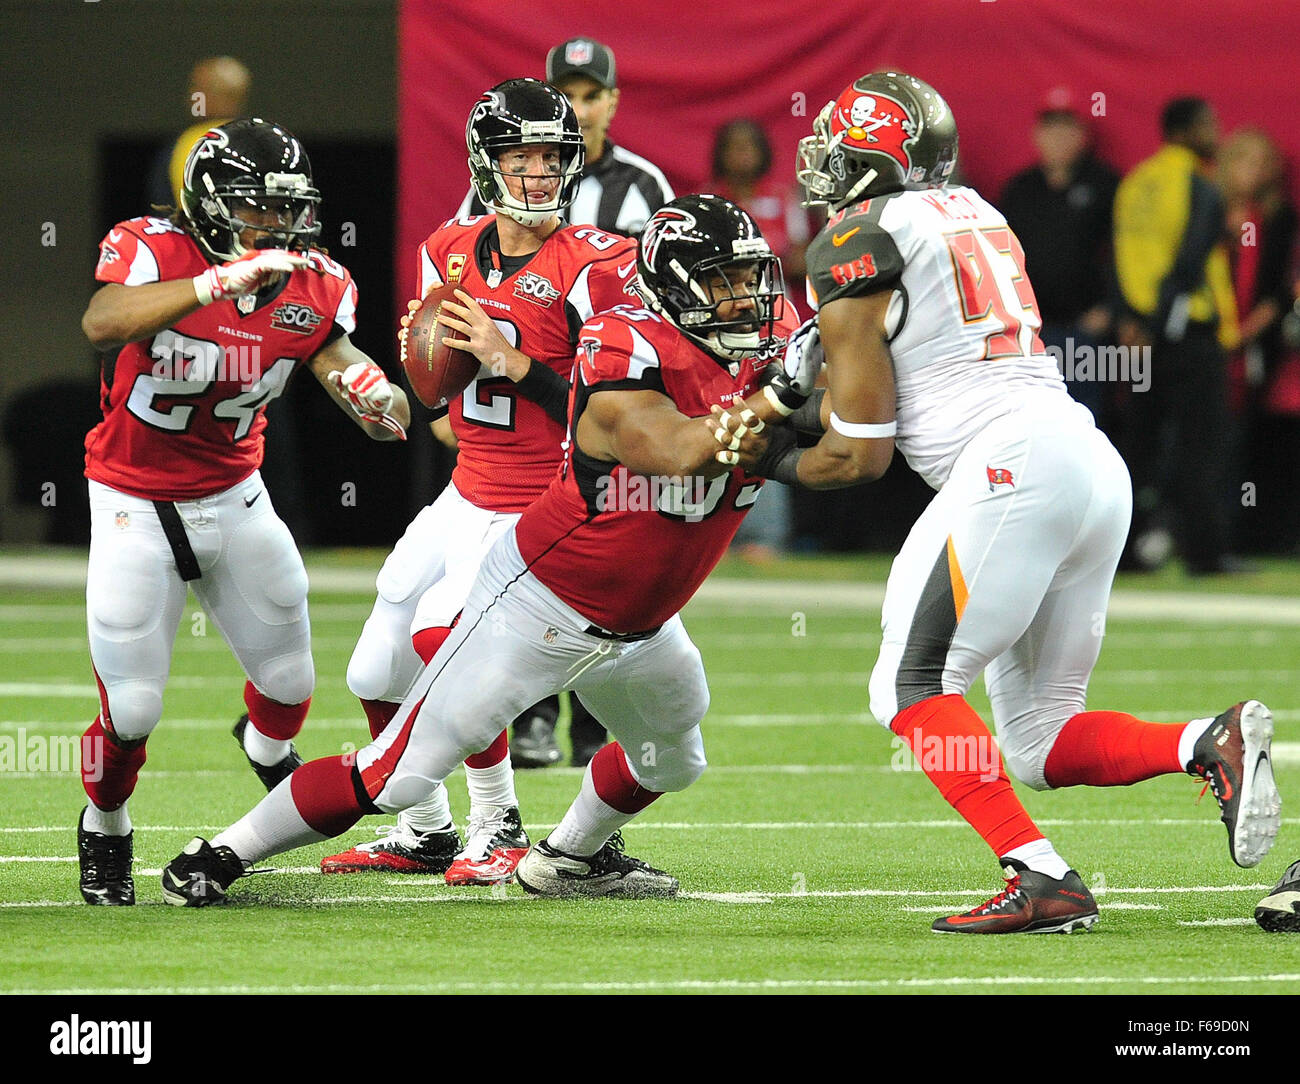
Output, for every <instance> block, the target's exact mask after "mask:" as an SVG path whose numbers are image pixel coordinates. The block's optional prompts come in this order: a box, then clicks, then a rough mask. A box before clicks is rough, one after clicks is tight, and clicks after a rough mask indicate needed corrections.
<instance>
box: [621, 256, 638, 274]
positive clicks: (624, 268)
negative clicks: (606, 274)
mask: <svg viewBox="0 0 1300 1084" xmlns="http://www.w3.org/2000/svg"><path fill="white" fill-rule="evenodd" d="M635 266H636V260H633V261H632V262H631V263H628V264H624V265H623V266H622V267H620V268H619V269H618V277H619V278H623V277H624V276H625V275H626V274H627V273H628V272H629V271H631V270H632V268H634V267H635Z"/></svg>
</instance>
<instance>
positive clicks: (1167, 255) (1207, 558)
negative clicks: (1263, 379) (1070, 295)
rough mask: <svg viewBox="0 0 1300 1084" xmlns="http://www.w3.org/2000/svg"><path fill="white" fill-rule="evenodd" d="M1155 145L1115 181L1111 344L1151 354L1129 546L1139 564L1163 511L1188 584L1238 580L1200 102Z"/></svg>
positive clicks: (1219, 262) (1205, 106)
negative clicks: (1115, 321) (1223, 575)
mask: <svg viewBox="0 0 1300 1084" xmlns="http://www.w3.org/2000/svg"><path fill="white" fill-rule="evenodd" d="M1160 131H1161V136H1162V139H1163V144H1162V146H1161V147H1160V149H1159V150H1158V151H1156V153H1155V154H1153V155H1152V156H1151V157H1150V158H1147V159H1145V160H1144V161H1142V162H1139V163H1138V164H1137V165H1136V166H1135V167H1134V168H1133V169H1132V170H1131V171H1130V172H1129V173H1128V175H1127V176H1126V177H1125V178H1124V180H1123V181H1121V182H1120V186H1119V190H1118V192H1117V193H1116V197H1115V270H1116V274H1117V279H1118V285H1119V290H1120V294H1121V298H1122V302H1123V306H1124V312H1123V314H1122V315H1121V317H1120V321H1119V337H1120V341H1121V342H1122V343H1123V344H1124V346H1126V347H1128V348H1130V349H1142V348H1145V347H1150V370H1151V371H1150V374H1149V377H1150V387H1149V390H1148V391H1147V392H1145V393H1144V394H1135V395H1134V396H1133V397H1132V399H1131V404H1132V412H1133V416H1134V417H1133V421H1134V425H1133V436H1134V439H1133V441H1132V443H1131V446H1130V447H1129V448H1128V449H1127V456H1126V458H1127V459H1128V464H1129V468H1130V469H1131V471H1132V473H1133V483H1134V487H1133V488H1134V525H1133V530H1132V532H1131V533H1130V541H1131V542H1133V543H1135V549H1136V551H1137V553H1138V556H1139V559H1141V558H1142V555H1143V554H1144V553H1146V552H1149V551H1148V546H1151V547H1152V548H1154V540H1155V539H1156V538H1157V537H1158V536H1159V532H1160V530H1161V528H1160V522H1159V515H1160V512H1159V509H1160V507H1161V505H1163V506H1164V511H1165V513H1166V514H1168V515H1169V516H1170V517H1171V521H1170V527H1171V530H1172V536H1173V540H1174V541H1175V542H1176V543H1177V544H1178V546H1179V549H1180V550H1181V553H1182V556H1183V559H1184V561H1185V562H1186V565H1187V568H1188V571H1190V572H1192V573H1193V574H1200V573H1209V572H1228V571H1236V570H1238V568H1239V567H1240V566H1239V563H1238V562H1235V561H1234V560H1233V559H1232V558H1231V557H1230V556H1229V554H1228V531H1229V521H1228V508H1229V507H1230V506H1229V504H1228V501H1229V492H1230V490H1231V489H1233V488H1234V487H1233V484H1232V483H1233V480H1232V479H1230V477H1229V471H1228V469H1227V462H1228V455H1229V441H1228V406H1227V358H1226V355H1225V353H1224V350H1225V349H1232V348H1235V346H1236V344H1237V338H1238V333H1237V307H1236V302H1235V301H1234V299H1233V294H1232V280H1231V273H1230V270H1229V266H1228V255H1227V252H1226V251H1225V249H1224V246H1223V243H1222V242H1223V226H1224V208H1223V200H1222V198H1221V197H1220V195H1219V192H1218V190H1217V189H1216V188H1215V186H1214V185H1213V183H1212V182H1211V181H1210V179H1209V178H1208V177H1207V176H1206V171H1207V169H1209V168H1210V167H1211V166H1212V164H1213V162H1214V156H1215V151H1216V150H1217V147H1218V141H1219V127H1218V120H1217V118H1216V117H1215V114H1214V110H1213V109H1212V108H1211V107H1210V105H1209V103H1208V102H1206V101H1204V100H1203V99H1200V98H1177V99H1175V100H1173V101H1171V102H1169V104H1168V105H1166V106H1165V108H1164V110H1163V112H1162V113H1161V116H1160Z"/></svg>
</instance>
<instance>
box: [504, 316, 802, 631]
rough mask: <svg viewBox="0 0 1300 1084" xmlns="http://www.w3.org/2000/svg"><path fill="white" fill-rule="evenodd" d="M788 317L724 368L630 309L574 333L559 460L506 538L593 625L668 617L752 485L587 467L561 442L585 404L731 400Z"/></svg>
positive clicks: (780, 335) (755, 379)
mask: <svg viewBox="0 0 1300 1084" xmlns="http://www.w3.org/2000/svg"><path fill="white" fill-rule="evenodd" d="M792 310H793V306H790V305H786V306H785V312H786V315H785V316H784V317H782V319H781V320H780V321H778V323H777V333H776V337H775V338H774V340H773V343H772V348H771V351H770V353H769V354H768V355H766V356H765V357H763V358H749V359H747V360H745V361H743V362H734V363H731V364H730V365H727V364H726V363H723V362H719V361H717V360H715V359H714V358H713V357H711V356H710V355H709V354H707V353H705V352H704V351H703V350H701V349H700V348H699V347H698V346H696V345H695V344H694V343H693V342H691V340H690V339H688V338H687V337H686V336H685V335H683V334H682V333H681V332H680V331H678V330H677V329H676V328H675V327H673V326H672V325H671V324H669V323H668V322H666V321H665V320H664V319H663V318H662V317H660V316H658V315H656V314H655V313H652V312H650V311H648V310H647V309H643V308H637V307H636V306H633V305H620V306H618V307H616V308H614V309H612V310H610V311H609V312H605V313H600V314H598V315H597V316H596V317H595V318H594V319H591V320H589V321H587V323H586V324H584V325H583V328H582V334H581V339H580V342H579V354H578V364H577V366H576V368H575V379H574V382H573V390H572V392H571V399H570V420H569V437H568V439H567V440H566V442H565V448H566V453H565V460H564V464H563V467H562V469H561V472H560V475H559V476H558V477H557V478H556V479H555V480H554V481H553V482H552V483H551V486H550V488H549V489H547V491H546V492H545V493H544V494H543V495H542V496H541V497H540V498H538V500H537V503H536V504H534V505H532V506H531V507H530V508H529V509H528V510H527V511H525V512H524V514H523V516H522V517H521V518H520V520H519V524H518V526H517V528H516V532H517V538H518V543H519V552H520V554H521V555H522V556H523V558H524V560H525V561H526V562H527V563H528V566H529V568H530V570H531V571H532V572H533V574H534V575H535V576H537V578H538V579H539V580H541V581H542V582H543V583H544V584H546V586H547V587H549V588H550V589H551V590H552V591H554V592H555V593H556V594H557V595H558V596H559V597H560V598H562V599H563V600H564V601H565V602H567V603H568V604H569V605H570V606H572V607H573V608H574V609H575V610H577V611H578V612H579V613H581V614H583V615H584V616H586V617H588V618H590V619H591V620H593V621H595V622H597V623H599V624H600V625H601V627H602V628H605V629H608V630H610V631H611V632H620V633H625V632H639V631H642V630H644V629H649V628H653V627H655V626H657V625H661V624H663V622H665V621H667V620H668V618H670V617H672V616H673V614H675V613H677V611H678V610H680V609H681V608H682V606H684V605H685V604H686V602H687V601H688V600H689V599H690V597H691V596H692V595H693V594H694V593H695V591H696V590H697V589H698V588H699V586H700V584H701V583H703V582H704V579H705V577H706V576H708V574H709V573H710V572H712V571H713V569H714V567H715V566H716V565H717V563H718V561H719V560H721V558H722V555H723V554H724V553H725V552H726V550H727V547H728V546H729V545H730V544H731V540H732V538H733V537H734V536H735V533H736V530H737V529H738V528H739V526H740V521H741V519H742V518H743V517H744V515H745V513H746V512H748V511H749V509H750V508H751V507H752V506H753V504H754V502H755V501H756V500H757V499H758V493H759V490H760V489H761V488H762V486H763V479H761V478H755V477H751V476H749V475H747V474H745V473H744V471H743V470H741V469H740V468H739V467H737V468H735V469H733V470H731V471H728V472H727V473H726V474H720V475H718V476H717V477H715V478H711V479H703V478H699V477H694V476H688V477H683V478H650V477H646V476H644V475H640V474H633V473H631V472H630V471H628V469H627V468H626V467H624V466H623V465H622V464H618V463H610V462H604V461H601V460H598V459H594V458H592V457H590V456H588V455H586V454H585V453H584V452H583V450H582V448H581V447H579V446H578V444H577V441H576V440H574V439H573V434H574V433H576V432H577V428H578V420H579V418H581V416H582V412H583V410H584V409H585V408H586V405H587V402H588V401H589V399H590V398H591V396H592V395H593V394H595V393H597V392H600V391H627V390H644V391H653V392H658V393H659V394H661V395H665V396H667V397H668V398H669V399H671V400H672V401H673V403H674V405H675V406H676V407H677V409H678V410H679V411H680V412H681V413H682V414H685V415H687V416H690V417H697V416H702V415H707V414H708V413H709V411H710V409H711V408H712V407H713V405H714V404H715V403H716V404H718V405H720V406H722V407H724V408H725V407H728V406H731V405H733V404H735V403H738V402H740V400H742V399H744V398H745V397H746V396H747V395H750V394H751V393H753V392H754V391H756V390H757V389H758V387H759V383H760V377H761V376H762V373H763V370H764V368H765V367H766V366H767V363H768V359H769V358H771V357H779V356H780V355H781V354H782V353H783V352H784V350H785V345H786V341H787V339H788V338H789V336H790V334H791V333H792V332H793V331H794V330H795V326H796V324H795V321H794V317H793V313H792Z"/></svg>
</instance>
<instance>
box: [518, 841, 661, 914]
mask: <svg viewBox="0 0 1300 1084" xmlns="http://www.w3.org/2000/svg"><path fill="white" fill-rule="evenodd" d="M515 880H516V881H518V882H519V884H520V885H521V886H522V887H523V889H524V891H525V892H531V893H532V894H533V895H535V896H557V897H561V898H563V897H569V896H618V897H622V898H624V899H645V898H650V897H660V898H666V897H669V896H675V895H677V887H678V885H677V878H676V877H674V876H672V875H671V874H668V873H665V872H664V871H663V870H661V869H655V868H654V866H652V865H650V864H649V863H647V862H642V861H641V859H639V858H633V857H632V856H631V855H629V854H626V853H625V852H624V850H623V834H622V833H621V832H615V833H614V834H613V835H612V836H610V838H609V842H608V843H606V844H605V845H604V846H603V847H601V849H600V850H598V851H597V852H596V853H595V854H593V855H587V856H583V855H576V854H566V853H565V852H564V851H559V850H556V849H555V848H554V847H552V846H551V844H550V841H549V840H548V839H544V840H542V841H541V842H540V843H538V844H536V845H534V846H533V847H532V848H531V849H530V850H529V851H528V853H527V854H525V855H524V857H523V859H522V860H521V861H520V863H519V866H518V868H517V869H516V870H515Z"/></svg>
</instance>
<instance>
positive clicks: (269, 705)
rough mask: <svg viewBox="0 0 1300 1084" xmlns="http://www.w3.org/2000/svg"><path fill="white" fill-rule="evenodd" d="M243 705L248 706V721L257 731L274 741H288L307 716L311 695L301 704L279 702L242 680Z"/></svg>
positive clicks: (296, 733)
mask: <svg viewBox="0 0 1300 1084" xmlns="http://www.w3.org/2000/svg"><path fill="white" fill-rule="evenodd" d="M244 706H245V707H247V708H248V721H249V722H250V723H252V724H253V726H255V727H256V728H257V729H258V731H259V732H260V733H262V734H265V735H266V736H267V737H268V738H273V739H275V740H276V741H289V740H290V739H291V738H295V737H297V736H298V731H300V730H301V729H302V724H303V720H304V719H306V718H307V709H308V708H309V707H311V697H310V696H309V697H307V699H306V700H304V701H303V702H302V703H301V704H281V703H280V702H279V701H277V700H272V699H271V698H270V697H268V696H263V695H262V694H261V693H260V692H258V691H257V686H255V685H254V684H253V683H252V682H251V681H246V682H244Z"/></svg>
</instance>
